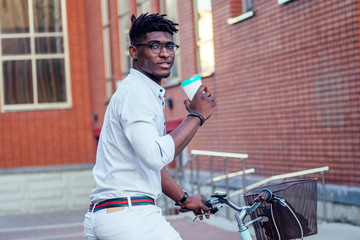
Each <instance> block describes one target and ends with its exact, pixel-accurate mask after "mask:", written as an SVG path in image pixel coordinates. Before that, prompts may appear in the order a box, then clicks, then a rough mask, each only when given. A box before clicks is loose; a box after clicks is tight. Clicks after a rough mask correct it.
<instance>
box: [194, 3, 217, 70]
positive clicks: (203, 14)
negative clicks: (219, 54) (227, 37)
mask: <svg viewBox="0 0 360 240" xmlns="http://www.w3.org/2000/svg"><path fill="white" fill-rule="evenodd" d="M194 3H195V9H196V11H195V18H196V19H195V23H196V24H195V27H196V30H197V34H196V38H197V56H198V72H199V74H200V75H201V76H202V77H206V76H210V75H211V74H213V73H214V71H215V53H214V40H213V23H212V8H211V0H196V1H194Z"/></svg>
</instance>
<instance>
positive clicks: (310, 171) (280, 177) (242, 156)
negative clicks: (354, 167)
mask: <svg viewBox="0 0 360 240" xmlns="http://www.w3.org/2000/svg"><path fill="white" fill-rule="evenodd" d="M191 155H192V157H191V160H190V161H191V162H190V183H191V190H192V192H194V185H195V182H194V177H193V172H194V169H193V161H194V160H195V164H196V185H197V192H198V193H201V192H200V188H201V187H202V186H204V185H208V184H211V187H212V193H213V192H214V183H215V182H217V181H220V180H225V188H226V193H227V194H228V197H229V198H232V197H235V196H237V195H240V194H243V193H244V192H245V191H248V190H251V189H254V188H256V187H258V186H260V185H263V184H266V183H269V182H271V181H275V180H284V179H286V178H292V177H304V176H305V175H309V174H314V173H320V174H321V184H322V191H323V192H322V194H323V196H322V201H323V214H324V216H323V217H324V220H325V221H327V209H326V192H325V172H326V171H329V167H328V166H325V167H319V168H313V169H308V170H303V171H297V172H291V173H286V174H280V175H275V176H272V177H269V178H266V179H263V180H261V181H259V182H256V183H254V184H251V185H249V186H246V175H247V174H249V173H254V172H255V169H253V168H251V169H245V159H247V158H248V154H244V153H227V152H212V151H202V150H192V151H191ZM199 155H203V156H208V157H209V164H210V179H209V180H207V181H205V182H204V183H200V170H199V169H200V168H199V158H198V156H199ZM213 157H223V160H224V168H225V169H224V175H221V176H217V177H214V169H213ZM228 158H238V159H241V166H242V171H237V172H233V173H229V169H228ZM236 176H242V185H243V188H242V189H239V190H236V191H234V192H232V193H229V178H232V177H236ZM227 215H228V214H227Z"/></svg>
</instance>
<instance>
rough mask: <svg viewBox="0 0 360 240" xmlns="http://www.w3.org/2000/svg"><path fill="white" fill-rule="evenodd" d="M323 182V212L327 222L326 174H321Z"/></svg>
mask: <svg viewBox="0 0 360 240" xmlns="http://www.w3.org/2000/svg"><path fill="white" fill-rule="evenodd" d="M321 182H322V191H323V211H324V220H325V222H328V220H327V209H326V192H325V191H326V190H325V172H321Z"/></svg>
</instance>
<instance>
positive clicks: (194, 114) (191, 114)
mask: <svg viewBox="0 0 360 240" xmlns="http://www.w3.org/2000/svg"><path fill="white" fill-rule="evenodd" d="M187 116H188V117H189V116H192V117H198V118H199V119H200V126H202V125H203V124H204V122H205V120H206V119H205V118H204V117H203V115H201V114H199V113H197V112H191V113H189V114H188V115H187Z"/></svg>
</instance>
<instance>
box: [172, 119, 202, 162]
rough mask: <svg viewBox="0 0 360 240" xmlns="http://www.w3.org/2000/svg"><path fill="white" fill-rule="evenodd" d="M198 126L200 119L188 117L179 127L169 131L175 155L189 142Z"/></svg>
mask: <svg viewBox="0 0 360 240" xmlns="http://www.w3.org/2000/svg"><path fill="white" fill-rule="evenodd" d="M199 127H200V121H199V119H198V118H193V117H188V118H186V119H185V120H184V121H183V122H182V123H181V124H180V126H179V127H177V128H176V129H174V130H173V131H172V132H171V133H169V134H170V136H171V137H172V138H173V140H174V143H175V156H177V155H178V154H179V153H180V152H181V151H182V150H183V149H184V148H185V147H186V146H187V145H188V144H189V142H190V141H191V139H192V138H193V137H194V135H195V133H196V131H197V130H198V129H199Z"/></svg>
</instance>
